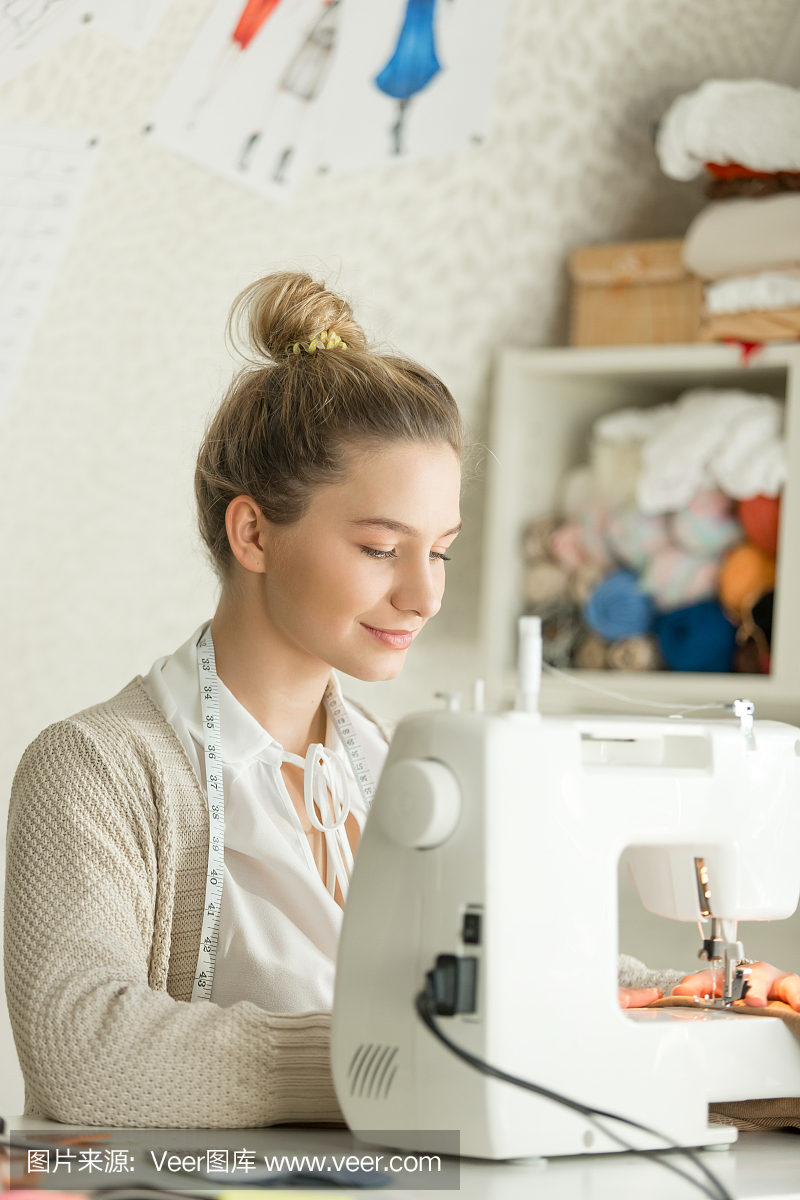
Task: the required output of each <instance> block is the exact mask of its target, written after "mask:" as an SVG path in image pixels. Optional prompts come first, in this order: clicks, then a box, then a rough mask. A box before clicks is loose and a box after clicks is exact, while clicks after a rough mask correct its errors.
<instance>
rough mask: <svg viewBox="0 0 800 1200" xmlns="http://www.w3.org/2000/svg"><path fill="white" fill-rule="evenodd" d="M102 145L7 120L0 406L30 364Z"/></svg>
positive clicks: (1, 134)
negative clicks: (37, 331) (42, 319)
mask: <svg viewBox="0 0 800 1200" xmlns="http://www.w3.org/2000/svg"><path fill="white" fill-rule="evenodd" d="M99 146H100V140H99V138H97V137H94V136H93V135H91V134H87V133H80V132H78V131H76V130H71V129H51V128H46V127H43V126H34V125H15V124H9V123H5V122H0V411H2V409H3V407H4V406H5V404H6V403H7V401H8V399H9V397H10V396H11V394H12V392H13V390H14V388H15V387H16V384H17V381H18V379H19V376H20V374H21V372H22V368H23V367H24V365H25V359H26V357H27V355H28V351H29V349H30V346H31V342H32V341H33V336H34V334H35V332H36V327H37V325H38V323H39V321H40V319H41V316H42V313H43V311H44V308H45V305H46V303H47V299H48V296H49V294H50V290H51V288H52V286H53V283H54V281H55V278H56V274H57V272H58V268H59V266H60V264H61V260H62V258H63V256H64V252H65V250H66V248H67V246H68V244H69V239H70V236H71V234H72V231H73V229H74V227H75V222H76V220H77V217H78V213H79V212H80V208H81V203H82V201H83V198H84V196H85V194H86V190H87V188H88V186H89V182H90V180H91V176H92V172H93V170H94V167H95V163H96V161H97V158H98V155H99Z"/></svg>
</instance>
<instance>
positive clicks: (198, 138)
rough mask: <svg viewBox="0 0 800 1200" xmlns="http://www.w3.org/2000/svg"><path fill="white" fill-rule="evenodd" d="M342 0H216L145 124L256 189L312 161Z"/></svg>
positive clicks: (295, 175) (268, 191) (264, 190)
mask: <svg viewBox="0 0 800 1200" xmlns="http://www.w3.org/2000/svg"><path fill="white" fill-rule="evenodd" d="M345 2H346V0H218V3H217V4H216V6H215V7H214V9H213V10H212V13H211V15H210V17H209V19H208V21H207V22H206V25H205V27H204V28H203V29H202V30H201V32H200V34H199V36H198V38H197V40H196V41H195V43H194V45H193V46H192V48H191V49H190V51H189V53H188V55H187V56H186V58H185V59H184V61H183V63H182V64H181V66H180V67H179V68H178V71H177V72H176V74H175V75H174V77H173V78H172V80H171V81H170V83H169V85H168V87H167V89H166V91H165V92H164V94H163V96H162V97H161V99H160V100H159V102H158V104H157V106H156V108H155V110H154V112H153V114H152V117H151V120H150V123H149V125H148V126H147V130H148V132H150V134H151V136H152V137H153V138H154V139H155V140H156V141H157V142H159V143H160V144H161V145H163V146H167V147H169V148H170V149H172V150H176V151H178V152H179V153H181V154H184V155H186V156H187V157H188V158H190V159H192V160H193V161H195V162H197V163H200V164H201V165H203V166H205V167H208V168H210V169H211V170H213V171H215V172H217V173H219V174H220V175H223V176H225V177H226V178H228V179H232V180H235V181H236V182H240V183H243V184H245V185H246V186H248V187H250V188H253V189H254V190H255V191H257V192H259V193H261V194H262V195H267V196H274V197H280V196H285V195H288V194H289V193H290V192H291V190H292V188H293V187H294V186H295V184H296V183H297V182H298V180H299V179H300V178H302V176H303V175H304V174H305V173H306V172H307V171H308V170H309V169H311V168H313V166H314V165H315V164H316V162H317V159H318V157H319V149H320V146H321V143H322V138H323V136H324V129H323V118H322V114H323V113H324V114H325V116H324V120H327V119H328V109H327V105H326V103H325V93H326V86H327V82H328V78H329V74H330V70H331V67H332V65H333V61H334V59H335V57H336V54H337V52H338V36H339V23H340V19H341V14H342V9H343V7H344V4H345Z"/></svg>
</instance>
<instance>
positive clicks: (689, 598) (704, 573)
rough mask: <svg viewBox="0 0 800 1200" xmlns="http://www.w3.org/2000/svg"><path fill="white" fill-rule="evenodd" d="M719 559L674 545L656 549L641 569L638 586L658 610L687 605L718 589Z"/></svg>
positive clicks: (713, 593) (709, 595)
mask: <svg viewBox="0 0 800 1200" xmlns="http://www.w3.org/2000/svg"><path fill="white" fill-rule="evenodd" d="M718 577H719V563H718V562H717V560H716V559H715V558H701V557H700V556H699V555H698V554H689V553H688V552H687V551H686V550H679V549H678V548H677V546H668V547H667V549H666V550H661V551H659V553H658V554H656V555H655V556H654V557H653V558H651V560H650V562H649V563H648V564H647V567H646V568H645V570H644V571H643V573H642V577H641V579H640V580H639V583H640V586H641V589H642V591H643V592H646V593H647V595H648V596H652V597H653V603H654V604H655V606H656V608H657V609H659V611H660V612H669V611H670V610H671V609H673V608H686V606H687V605H689V604H699V603H700V601H701V600H710V599H711V598H712V597H713V596H715V595H716V592H717V579H718Z"/></svg>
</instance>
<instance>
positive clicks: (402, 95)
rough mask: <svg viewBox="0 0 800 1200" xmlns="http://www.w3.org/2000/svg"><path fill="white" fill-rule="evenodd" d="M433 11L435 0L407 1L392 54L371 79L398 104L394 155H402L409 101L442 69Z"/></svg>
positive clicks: (393, 135) (394, 127)
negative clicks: (404, 122) (438, 54)
mask: <svg viewBox="0 0 800 1200" xmlns="http://www.w3.org/2000/svg"><path fill="white" fill-rule="evenodd" d="M435 8H436V0H408V2H407V5H406V15H405V18H404V20H403V27H402V29H401V30H400V36H399V37H398V39H397V45H396V46H395V48H394V54H393V55H392V57H391V58H390V59H389V61H388V63H387V64H386V66H385V67H384V68H383V70H382V71H381V73H380V75H378V76H376V79H375V84H376V86H377V87H379V88H380V90H381V91H382V92H385V94H386V95H387V96H391V97H392V98H393V99H394V100H397V101H398V104H399V112H398V115H397V122H396V123H395V124H394V125H393V126H392V149H393V153H394V154H402V153H403V121H404V119H405V115H406V110H407V109H408V104H409V101H410V100H411V98H412V96H415V95H416V94H417V92H421V91H422V89H423V88H424V87H427V85H428V84H429V83H430V81H431V80H432V79H433V77H434V75H436V74H437V73H438V72H439V71H440V70H441V69H442V65H441V63H440V62H439V59H438V58H437V57H436V43H435V39H434V33H433V18H434V11H435Z"/></svg>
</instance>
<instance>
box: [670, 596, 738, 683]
mask: <svg viewBox="0 0 800 1200" xmlns="http://www.w3.org/2000/svg"><path fill="white" fill-rule="evenodd" d="M655 630H656V636H657V638H658V644H659V648H660V650H661V657H662V658H663V659H664V662H665V663H666V664H667V666H668V667H669V668H670V670H672V671H714V672H718V673H719V672H726V671H730V669H731V665H732V662H733V653H734V650H735V648H736V626H735V625H732V624H731V622H730V621H729V620H728V618H727V617H726V616H725V614H724V612H723V611H722V609H721V608H720V606H719V604H717V603H716V602H715V601H713V600H706V601H705V602H704V603H703V604H692V605H690V606H689V607H688V608H679V609H676V611H675V612H670V613H664V614H663V615H662V616H660V617H657V618H656V626H655Z"/></svg>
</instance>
